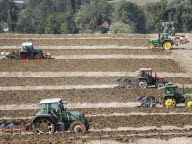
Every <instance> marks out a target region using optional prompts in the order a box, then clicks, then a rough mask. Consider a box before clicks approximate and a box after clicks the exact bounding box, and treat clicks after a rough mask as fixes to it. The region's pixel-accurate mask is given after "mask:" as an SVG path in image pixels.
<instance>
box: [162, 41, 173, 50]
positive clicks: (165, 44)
mask: <svg viewBox="0 0 192 144" xmlns="http://www.w3.org/2000/svg"><path fill="white" fill-rule="evenodd" d="M171 46H172V44H171V42H170V41H165V42H164V43H163V48H164V49H166V50H169V49H170V48H171Z"/></svg>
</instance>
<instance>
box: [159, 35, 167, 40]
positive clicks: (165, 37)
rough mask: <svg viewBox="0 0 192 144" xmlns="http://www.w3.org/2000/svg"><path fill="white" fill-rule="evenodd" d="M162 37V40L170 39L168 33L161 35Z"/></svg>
mask: <svg viewBox="0 0 192 144" xmlns="http://www.w3.org/2000/svg"><path fill="white" fill-rule="evenodd" d="M160 39H161V40H164V39H168V35H160Z"/></svg>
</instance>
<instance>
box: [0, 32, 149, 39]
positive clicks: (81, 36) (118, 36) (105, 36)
mask: <svg viewBox="0 0 192 144" xmlns="http://www.w3.org/2000/svg"><path fill="white" fill-rule="evenodd" d="M89 37H91V38H92V37H93V38H98V37H101V38H104V39H105V38H149V37H150V36H149V35H145V34H58V35H56V34H54V35H53V34H2V33H1V34H0V38H7V39H9V38H13V39H14V38H17V39H19V38H51V39H54V38H89Z"/></svg>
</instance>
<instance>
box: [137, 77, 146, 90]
mask: <svg viewBox="0 0 192 144" xmlns="http://www.w3.org/2000/svg"><path fill="white" fill-rule="evenodd" d="M147 87H148V83H147V81H146V80H144V79H142V80H139V81H138V88H147Z"/></svg>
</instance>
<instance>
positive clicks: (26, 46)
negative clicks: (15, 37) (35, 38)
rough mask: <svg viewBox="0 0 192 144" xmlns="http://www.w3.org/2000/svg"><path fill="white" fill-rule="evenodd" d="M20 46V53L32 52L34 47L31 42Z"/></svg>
mask: <svg viewBox="0 0 192 144" xmlns="http://www.w3.org/2000/svg"><path fill="white" fill-rule="evenodd" d="M21 46H22V47H21V51H26V52H32V51H33V47H34V46H35V45H34V44H33V43H31V42H25V43H22V44H21Z"/></svg>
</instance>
